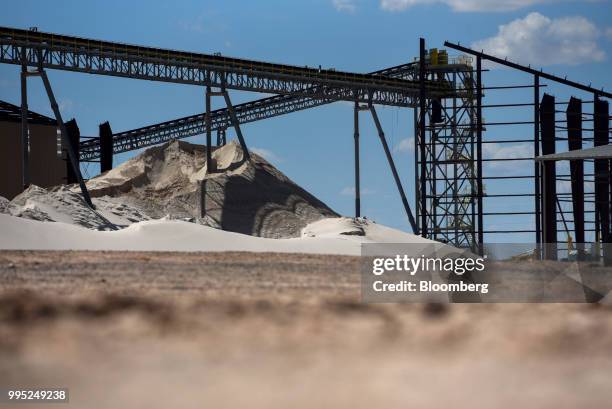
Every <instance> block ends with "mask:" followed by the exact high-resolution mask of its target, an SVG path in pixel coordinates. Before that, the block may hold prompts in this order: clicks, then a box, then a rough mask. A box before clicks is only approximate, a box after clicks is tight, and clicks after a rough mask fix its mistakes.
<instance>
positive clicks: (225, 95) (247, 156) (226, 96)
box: [221, 87, 251, 160]
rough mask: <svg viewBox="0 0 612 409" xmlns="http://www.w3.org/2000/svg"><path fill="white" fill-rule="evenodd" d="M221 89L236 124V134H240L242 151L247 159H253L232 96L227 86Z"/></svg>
mask: <svg viewBox="0 0 612 409" xmlns="http://www.w3.org/2000/svg"><path fill="white" fill-rule="evenodd" d="M221 91H222V93H223V98H225V105H227V110H228V112H229V114H230V118H231V119H232V125H234V129H235V130H236V136H238V141H239V142H240V146H241V147H242V151H243V152H244V157H245V159H246V160H251V155H250V154H249V149H248V148H247V146H246V142H245V141H244V137H243V136H242V131H241V130H240V122H238V117H237V116H236V111H235V110H234V106H233V105H232V101H231V100H230V96H229V94H228V92H227V90H226V89H225V87H224V88H223V89H222V90H221Z"/></svg>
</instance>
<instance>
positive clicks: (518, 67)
mask: <svg viewBox="0 0 612 409" xmlns="http://www.w3.org/2000/svg"><path fill="white" fill-rule="evenodd" d="M444 45H445V46H446V47H450V48H453V49H455V50H458V51H461V52H464V53H467V54H471V55H475V56H479V57H481V58H483V59H485V60H489V61H492V62H494V63H496V64H500V65H504V66H506V67H510V68H514V69H515V70H519V71H523V72H526V73H528V74H532V75H538V76H539V77H540V78H545V79H547V80H550V81H555V82H557V83H559V84H563V85H568V86H570V87H573V88H576V89H579V90H582V91H586V92H590V93H595V94H598V95H600V96H603V97H606V98H612V94H610V93H609V92H604V91H603V90H598V89H595V88H593V87H591V86H590V85H589V86H587V85H584V84H580V83H579V82H575V81H570V80H568V79H567V78H561V77H557V76H556V75H552V74H548V73H545V72H543V71H541V70H540V71H538V70H535V69H533V68H531V67H526V66H524V65H520V64H517V63H514V62H511V61H508V60H507V59H503V58H498V57H495V56H493V55H490V54H485V53H484V52H478V51H475V50H472V49H470V48H467V47H464V46H461V45H459V44H453V43H450V42H448V41H445V42H444Z"/></svg>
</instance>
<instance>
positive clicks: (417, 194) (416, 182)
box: [412, 107, 421, 234]
mask: <svg viewBox="0 0 612 409" xmlns="http://www.w3.org/2000/svg"><path fill="white" fill-rule="evenodd" d="M412 116H413V124H414V192H415V196H414V209H415V211H416V218H417V220H420V216H421V214H420V212H421V207H420V206H419V203H421V191H420V189H419V146H420V145H419V138H418V135H419V125H418V122H419V119H418V115H417V109H416V107H414V108H412ZM419 233H420V228H419V225H418V224H417V231H416V234H419Z"/></svg>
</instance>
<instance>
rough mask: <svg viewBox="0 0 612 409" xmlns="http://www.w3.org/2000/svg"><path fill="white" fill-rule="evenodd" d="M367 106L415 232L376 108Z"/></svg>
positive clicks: (414, 224)
mask: <svg viewBox="0 0 612 409" xmlns="http://www.w3.org/2000/svg"><path fill="white" fill-rule="evenodd" d="M369 108H370V112H371V113H372V119H374V124H375V125H376V130H377V131H378V137H379V138H380V142H381V143H382V146H383V149H384V150H385V155H386V156H387V161H388V162H389V167H390V168H391V173H392V174H393V179H394V180H395V185H396V186H397V190H398V191H399V194H400V197H401V198H402V204H403V205H404V210H405V211H406V215H407V216H408V222H409V223H410V227H412V232H413V233H415V234H416V232H417V231H418V230H417V224H416V220H414V216H413V214H412V210H411V209H410V205H409V204H408V199H406V194H405V193H404V188H403V187H402V182H401V180H400V177H399V174H398V173H397V169H396V168H395V162H394V161H393V156H391V151H390V150H389V145H387V139H386V138H385V133H384V132H383V130H382V126H381V125H380V120H379V119H378V115H377V114H376V109H374V105H372V104H370V106H369Z"/></svg>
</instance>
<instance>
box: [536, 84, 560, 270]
mask: <svg viewBox="0 0 612 409" xmlns="http://www.w3.org/2000/svg"><path fill="white" fill-rule="evenodd" d="M540 123H541V126H542V154H544V155H548V154H552V153H555V97H553V96H551V95H548V94H544V97H543V98H542V105H541V106H540ZM543 167H544V171H543V190H544V195H543V203H542V210H543V218H542V220H543V225H544V226H543V233H544V235H543V240H542V241H543V242H544V254H545V258H546V259H549V260H556V259H557V251H556V243H557V203H556V195H557V187H556V180H557V177H556V167H555V162H552V161H548V162H545V163H544V164H543Z"/></svg>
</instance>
